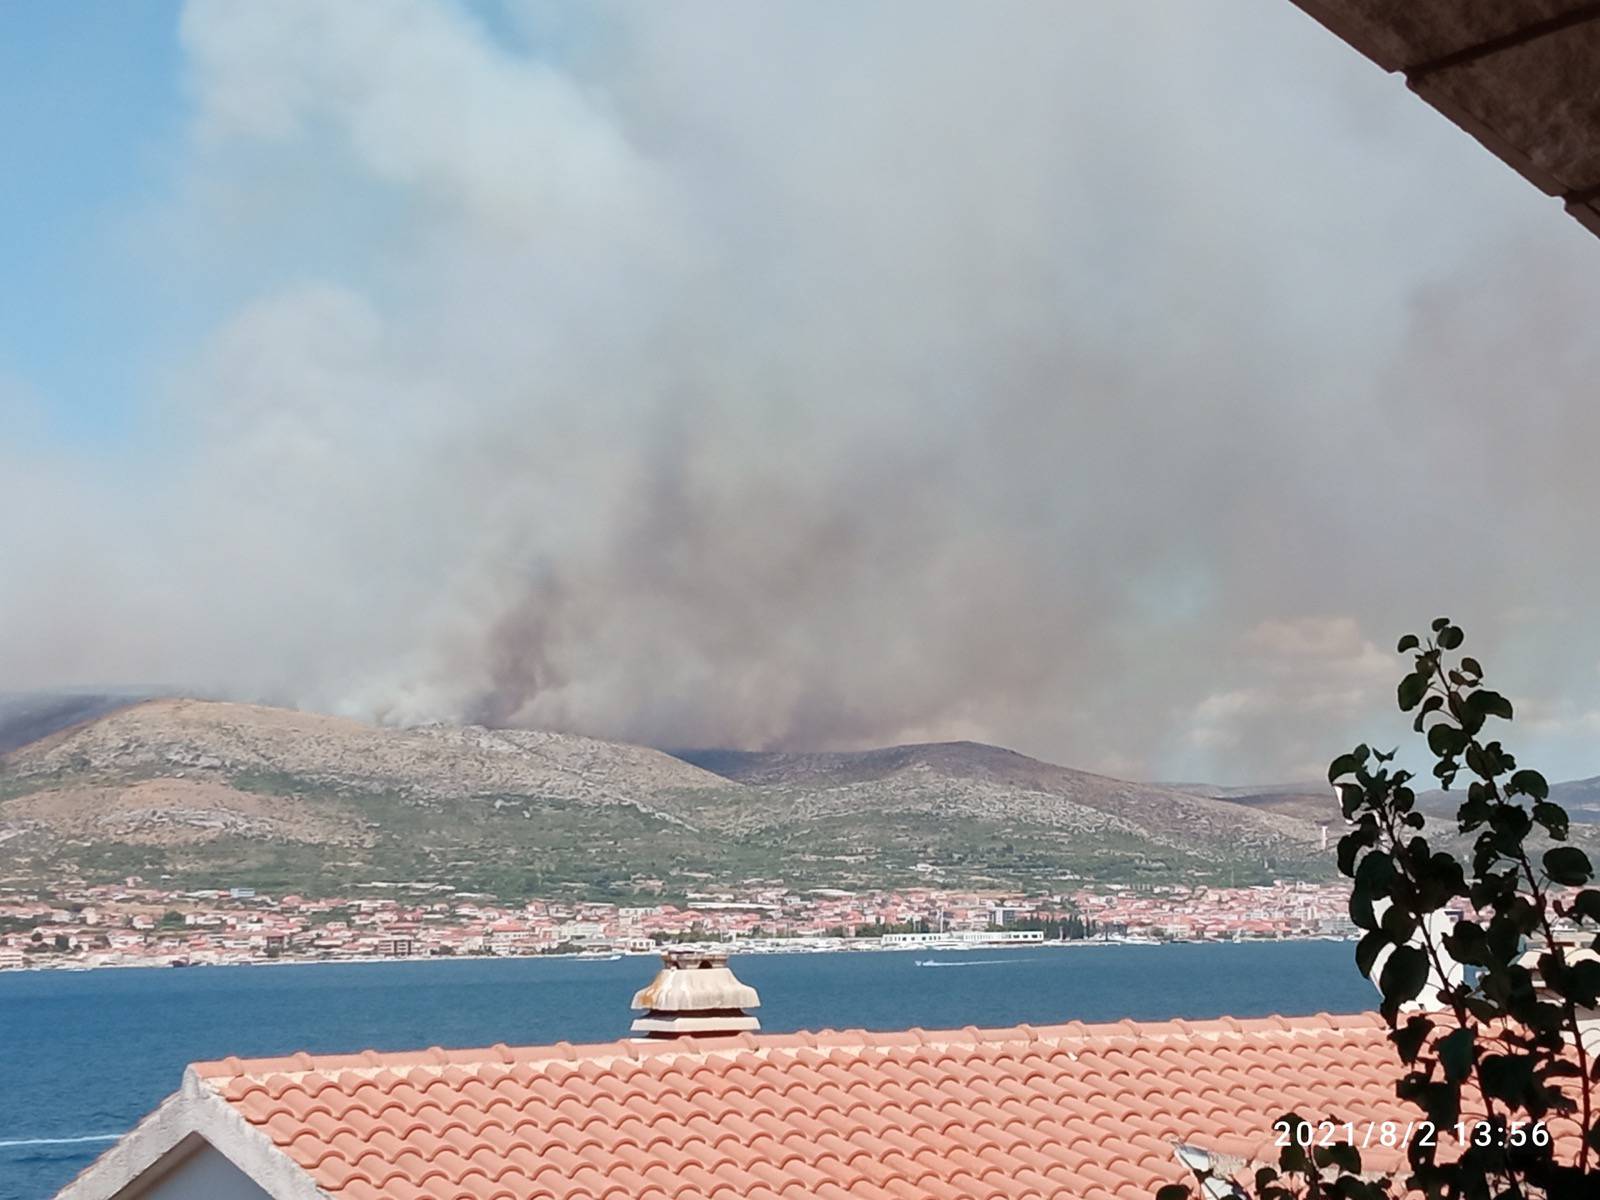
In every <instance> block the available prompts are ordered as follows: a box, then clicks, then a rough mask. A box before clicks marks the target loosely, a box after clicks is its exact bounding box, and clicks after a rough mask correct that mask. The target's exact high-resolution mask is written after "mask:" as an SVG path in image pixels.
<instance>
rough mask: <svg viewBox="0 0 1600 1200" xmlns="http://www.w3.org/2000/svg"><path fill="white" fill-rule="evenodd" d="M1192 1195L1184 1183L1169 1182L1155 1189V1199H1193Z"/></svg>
mask: <svg viewBox="0 0 1600 1200" xmlns="http://www.w3.org/2000/svg"><path fill="white" fill-rule="evenodd" d="M1193 1197H1194V1193H1193V1192H1191V1191H1190V1190H1189V1185H1188V1184H1186V1183H1169V1184H1167V1185H1166V1186H1164V1187H1159V1188H1157V1189H1156V1200H1193Z"/></svg>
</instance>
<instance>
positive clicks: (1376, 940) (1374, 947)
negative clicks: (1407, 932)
mask: <svg viewBox="0 0 1600 1200" xmlns="http://www.w3.org/2000/svg"><path fill="white" fill-rule="evenodd" d="M1369 911H1370V909H1369ZM1374 924H1376V922H1374ZM1388 944H1389V939H1388V938H1387V937H1386V936H1384V933H1383V931H1382V930H1380V929H1374V930H1372V931H1371V932H1370V933H1366V934H1363V935H1362V938H1361V940H1360V941H1359V942H1357V943H1356V970H1358V971H1360V972H1361V973H1362V974H1363V975H1366V976H1368V977H1370V976H1371V975H1372V964H1373V963H1375V962H1377V961H1378V952H1379V951H1380V950H1382V949H1383V948H1384V947H1385V946H1387V945H1388Z"/></svg>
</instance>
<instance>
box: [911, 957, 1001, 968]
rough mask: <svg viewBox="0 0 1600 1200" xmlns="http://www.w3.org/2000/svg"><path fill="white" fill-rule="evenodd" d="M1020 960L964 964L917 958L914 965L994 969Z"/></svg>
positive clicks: (979, 959) (983, 960)
mask: <svg viewBox="0 0 1600 1200" xmlns="http://www.w3.org/2000/svg"><path fill="white" fill-rule="evenodd" d="M1025 961H1027V960H1026V959H1021V958H973V959H968V960H966V961H964V962H940V961H939V960H938V959H936V958H919V959H917V961H916V965H917V966H919V967H995V966H1000V965H1001V964H1003V963H1019V962H1025Z"/></svg>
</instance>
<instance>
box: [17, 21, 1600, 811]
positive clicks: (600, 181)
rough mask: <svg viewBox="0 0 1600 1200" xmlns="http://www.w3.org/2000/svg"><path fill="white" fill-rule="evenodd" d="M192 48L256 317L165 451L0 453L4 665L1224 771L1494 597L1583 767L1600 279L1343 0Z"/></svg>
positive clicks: (1490, 621)
mask: <svg viewBox="0 0 1600 1200" xmlns="http://www.w3.org/2000/svg"><path fill="white" fill-rule="evenodd" d="M181 36H182V43H183V47H184V51H185V59H186V64H187V69H188V71H189V86H190V91H191V96H192V104H193V112H192V128H191V129H190V131H189V133H188V135H187V137H186V139H185V142H184V145H183V147H182V152H181V155H180V156H179V161H178V165H177V166H176V167H175V168H174V171H175V179H174V184H173V188H172V194H171V196H170V197H169V198H168V202H167V203H166V205H165V206H164V207H163V209H162V211H160V212H157V213H150V214H144V217H143V218H142V220H143V221H144V223H145V224H144V226H143V227H144V228H145V229H146V230H147V231H148V234H149V237H150V240H151V244H152V247H153V248H152V250H151V253H152V255H153V256H155V257H157V258H158V260H159V268H160V271H161V273H162V282H161V283H160V285H159V287H158V289H157V290H158V292H159V293H160V294H161V295H164V296H167V297H168V298H169V299H170V297H171V296H174V295H176V296H178V297H180V298H181V299H182V300H183V301H184V302H186V303H190V304H204V305H206V306H209V307H210V309H211V311H212V313H213V314H214V316H213V317H212V318H211V319H208V320H207V321H206V322H205V325H206V328H205V330H204V332H203V336H201V337H200V338H198V339H197V340H196V341H194V342H193V343H190V344H185V345H183V346H181V347H178V348H176V349H175V350H174V351H173V352H172V353H171V354H170V356H168V357H169V359H170V361H164V362H163V364H162V369H161V371H160V372H159V375H160V385H159V387H158V388H157V389H155V392H156V399H155V400H154V401H153V403H152V406H151V408H150V411H149V412H148V414H147V417H146V419H145V421H144V423H143V424H142V426H141V428H140V430H139V431H138V432H137V434H136V436H135V439H134V440H135V442H136V443H137V445H136V451H137V452H136V453H127V454H122V455H116V454H111V453H110V452H108V451H103V450H84V449H82V448H74V447H70V446H62V445H60V444H58V443H57V442H56V441H53V440H52V439H51V437H50V436H49V435H48V434H46V433H43V432H38V433H34V434H31V435H23V434H22V433H19V434H18V436H17V437H16V438H14V439H10V445H8V446H6V447H4V448H0V501H3V502H4V503H5V504H6V505H7V509H8V511H9V512H11V513H13V514H15V515H14V516H13V519H12V520H11V521H10V522H8V524H9V526H10V527H9V528H8V530H7V532H6V534H5V535H4V541H3V543H0V549H3V559H4V564H5V565H4V568H3V570H0V663H3V664H4V669H5V671H6V673H7V676H8V679H9V681H10V686H12V687H22V686H45V685H50V684H56V683H63V682H93V681H103V680H130V679H145V678H163V679H172V678H181V679H184V680H189V681H193V682H194V683H195V684H196V685H197V686H204V687H207V688H215V689H220V690H222V691H224V692H226V693H228V694H232V695H237V696H240V697H246V698H261V699H268V700H277V701H283V702H289V703H295V704H300V705H304V706H306V707H310V708H318V709H326V710H334V711H340V712H345V713H349V714H352V715H360V716H366V717H375V718H378V719H383V720H389V721H397V722H411V721H422V720H431V719H449V720H473V721H482V722H487V723H492V724H521V725H530V726H540V727H552V728H565V729H573V730H579V731H582V732H587V733H593V734H598V735H601V736H611V737H620V738H626V739H630V740H637V741H643V742H648V743H653V744H658V745H680V746H681V745H731V746H742V747H785V748H810V747H823V746H831V747H859V746H866V745H873V744H883V743H886V742H890V741H897V740H911V739H919V738H928V739H931V738H942V737H956V736H971V737H978V738H983V739H985V740H996V741H1002V742H1005V743H1006V744H1010V745H1014V746H1017V747H1018V748H1020V749H1024V750H1027V751H1029V752H1033V753H1037V754H1042V755H1047V756H1049V757H1052V758H1054V759H1056V760H1057V761H1064V762H1069V763H1072V764H1074V765H1079V766H1085V767H1090V768H1099V769H1102V770H1107V771H1115V772H1128V773H1132V774H1141V775H1145V776H1153V775H1163V774H1164V775H1169V776H1178V775H1181V776H1187V777H1210V778H1215V779H1218V780H1219V781H1226V780H1228V779H1236V778H1240V777H1244V776H1249V775H1251V774H1257V775H1260V776H1272V777H1280V776H1283V775H1285V774H1288V773H1295V772H1301V771H1306V770H1314V769H1315V767H1316V764H1317V763H1318V762H1319V761H1326V759H1327V758H1328V757H1330V756H1331V755H1332V753H1334V752H1335V751H1337V750H1339V749H1341V748H1343V746H1344V739H1345V738H1346V737H1347V736H1350V735H1352V734H1362V735H1364V734H1366V733H1367V732H1371V731H1373V730H1374V728H1375V729H1376V733H1375V734H1374V736H1381V735H1382V733H1383V730H1384V729H1386V728H1390V727H1392V726H1393V725H1394V721H1393V719H1392V717H1391V716H1389V715H1387V708H1386V706H1387V705H1388V704H1389V703H1390V701H1389V699H1388V697H1389V696H1390V695H1391V694H1392V693H1391V691H1390V688H1391V686H1392V682H1393V676H1394V674H1395V669H1394V668H1395V662H1394V660H1393V659H1392V658H1391V656H1389V654H1388V653H1387V651H1388V649H1389V646H1390V643H1391V639H1392V637H1393V636H1394V635H1395V634H1396V633H1398V632H1400V631H1401V630H1403V629H1405V628H1408V627H1410V626H1411V625H1414V624H1416V623H1417V622H1418V621H1420V620H1424V619H1426V618H1427V617H1428V616H1431V615H1433V612H1434V611H1435V610H1436V609H1442V608H1449V609H1450V610H1451V612H1452V615H1454V616H1456V617H1457V618H1458V619H1461V620H1462V621H1463V622H1464V623H1466V624H1467V626H1468V631H1469V634H1472V635H1474V637H1475V639H1476V644H1477V645H1478V646H1479V647H1480V649H1481V654H1480V657H1483V658H1484V659H1485V660H1486V662H1488V663H1489V665H1490V666H1491V667H1493V666H1495V665H1496V664H1497V663H1499V662H1500V661H1501V660H1502V659H1503V660H1504V673H1503V675H1502V679H1503V680H1504V682H1505V683H1506V685H1507V686H1508V687H1509V688H1510V690H1512V692H1513V694H1514V695H1518V696H1521V695H1523V694H1525V693H1526V694H1533V695H1537V696H1540V697H1542V698H1543V699H1542V705H1543V706H1542V707H1530V708H1529V709H1528V713H1529V715H1530V716H1531V717H1532V718H1534V727H1533V729H1532V730H1531V732H1530V736H1533V737H1536V738H1538V739H1542V740H1541V741H1539V742H1538V743H1537V744H1538V745H1540V746H1542V747H1543V748H1544V749H1546V750H1547V751H1548V752H1550V753H1552V754H1555V755H1556V756H1557V761H1556V763H1555V764H1553V768H1554V769H1555V770H1556V771H1557V773H1561V772H1562V771H1564V770H1565V771H1570V772H1571V773H1577V772H1579V771H1581V770H1582V769H1583V767H1584V765H1585V763H1584V761H1583V759H1584V756H1585V754H1586V753H1587V746H1588V742H1589V740H1590V738H1592V733H1593V730H1594V729H1596V728H1600V719H1597V718H1596V717H1595V714H1596V713H1600V686H1597V685H1600V669H1597V663H1600V634H1597V633H1596V631H1594V630H1593V629H1592V628H1591V629H1582V628H1579V629H1576V630H1574V629H1573V628H1572V627H1573V625H1574V622H1576V621H1579V620H1581V613H1582V606H1581V604H1579V603H1578V601H1577V597H1579V596H1581V595H1582V594H1584V592H1585V591H1587V590H1589V589H1591V588H1592V587H1593V585H1594V584H1595V583H1596V582H1597V578H1596V576H1597V574H1600V567H1597V563H1600V559H1597V557H1596V555H1595V554H1594V553H1593V551H1594V549H1595V547H1594V530H1593V522H1592V521H1591V520H1589V519H1588V517H1587V514H1591V513H1593V512H1594V511H1596V507H1597V502H1600V483H1597V482H1596V480H1597V478H1600V475H1597V474H1596V472H1594V471H1593V469H1592V467H1591V464H1590V461H1589V459H1590V456H1591V454H1592V450H1591V447H1592V446H1593V445H1594V444H1595V434H1596V433H1597V429H1596V426H1597V424H1600V407H1597V406H1596V405H1594V404H1593V403H1592V398H1591V396H1590V394H1589V393H1590V391H1591V390H1592V387H1593V380H1594V379H1595V378H1596V377H1597V368H1600V343H1597V342H1596V340H1595V339H1594V338H1593V337H1592V335H1590V334H1589V332H1588V330H1587V316H1588V314H1591V313H1593V312H1594V311H1595V306H1596V302H1597V301H1600V273H1597V272H1596V270H1595V267H1596V264H1597V259H1596V247H1595V246H1593V244H1592V240H1591V239H1589V238H1587V236H1586V235H1584V234H1583V233H1582V231H1581V230H1579V229H1577V228H1576V227H1575V226H1573V225H1572V223H1571V222H1566V221H1563V220H1562V219H1561V217H1560V216H1559V214H1558V213H1557V212H1556V211H1555V210H1554V209H1552V208H1551V207H1550V206H1549V205H1548V204H1546V203H1545V202H1544V201H1542V200H1541V199H1540V198H1539V197H1538V196H1537V194H1535V193H1533V192H1532V191H1531V190H1530V189H1528V188H1527V187H1526V185H1525V184H1523V183H1522V181H1520V180H1519V179H1517V178H1516V177H1515V176H1513V175H1512V174H1511V173H1510V172H1507V171H1505V170H1504V168H1503V167H1501V166H1500V165H1499V164H1497V163H1494V162H1493V161H1492V160H1489V159H1488V157H1487V156H1486V155H1484V154H1483V153H1482V151H1480V150H1479V149H1478V148H1476V147H1475V146H1473V145H1472V144H1471V143H1470V142H1469V141H1468V140H1467V139H1466V138H1465V137H1464V136H1463V135H1461V134H1460V133H1459V132H1458V131H1456V130H1454V129H1452V128H1450V127H1449V126H1447V125H1446V124H1444V123H1443V122H1442V121H1440V120H1439V119H1438V118H1437V117H1436V116H1435V115H1433V114H1431V113H1429V112H1427V111H1426V110H1425V109H1424V108H1423V107H1422V106H1421V105H1420V104H1417V103H1416V102H1415V101H1414V99H1413V98H1411V97H1408V96H1407V95H1406V94H1405V92H1404V89H1403V87H1402V86H1400V85H1399V84H1398V83H1396V82H1395V81H1394V80H1390V79H1385V78H1384V77H1382V76H1381V75H1380V74H1378V73H1377V72H1375V71H1374V70H1373V69H1372V68H1371V67H1370V65H1368V64H1366V63H1364V62H1362V61H1361V60H1359V58H1357V57H1356V56H1354V55H1353V54H1351V53H1350V52H1349V51H1348V49H1347V48H1346V47H1344V46H1342V45H1340V44H1339V43H1337V42H1336V41H1335V40H1333V39H1331V38H1329V37H1328V36H1327V35H1326V34H1325V33H1323V32H1322V31H1321V30H1320V29H1318V28H1317V27H1315V26H1314V25H1312V24H1311V23H1310V22H1309V21H1307V20H1306V19H1305V18H1304V17H1303V16H1301V15H1300V14H1299V13H1297V12H1295V11H1294V10H1293V9H1292V8H1291V7H1290V6H1289V5H1288V4H1286V3H1281V2H1278V3H1269V2H1267V0H1252V2H1251V3H1227V4H1223V3H1216V4H1211V3H1208V4H1187V3H1183V4H1180V3H1155V2H1152V3H1143V4H1136V5H1116V6H1100V7H1099V8H1091V7H1089V6H1082V5H1062V4H1051V3H1009V4H1001V5H998V6H996V5H985V6H975V5H966V4H946V3H932V4H919V5H916V6H914V7H913V6H903V5H895V4H882V5H866V6H862V5H854V4H852V5H832V4H764V5H760V6H747V5H734V4H726V5H724V4H698V3H684V4H677V5H673V6H670V7H664V6H642V5H628V6H621V5H619V6H600V7H597V8H594V9H593V10H589V11H585V12H583V13H582V14H579V13H577V12H574V11H573V10H570V9H567V8H565V7H559V6H549V7H547V6H543V5H517V4H506V5H503V6H502V5H496V6H492V7H489V8H478V9H471V10H469V9H465V8H458V7H456V6H453V5H450V4H447V3H442V2H439V3H435V2H427V0H389V2H387V3H384V4H327V3H323V2H321V0H280V2H278V3H274V4H271V5H259V6H249V7H241V6H238V5H234V4H228V3H225V2H222V0H195V2H193V3H191V4H190V5H189V6H188V8H187V9H186V11H185V14H184V18H183V23H182V29H181ZM129 319H130V320H134V319H137V314H129ZM86 352H92V348H86ZM48 399H49V398H48V397H39V396H30V395H28V394H27V391H26V389H24V388H23V387H21V386H20V385H19V386H15V387H11V388H9V389H8V388H7V386H6V385H5V384H4V383H3V382H0V411H4V410H7V409H10V410H14V411H15V412H16V413H17V414H18V416H17V418H16V421H15V422H14V427H15V428H18V429H19V430H20V429H22V428H23V423H24V422H23V416H22V414H24V413H26V412H27V411H28V410H30V409H33V408H44V407H47V405H48ZM1480 506H1481V507H1480ZM1563 636H1569V637H1573V638H1575V639H1576V640H1575V641H1574V642H1569V643H1567V644H1563V643H1562V641H1561V638H1562V637H1563ZM1562 756H1564V757H1562ZM1593 769H1600V765H1597V766H1595V767H1594V768H1593ZM1590 773H1592V771H1591V772H1590Z"/></svg>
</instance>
